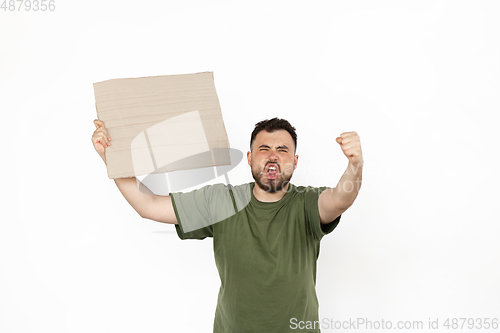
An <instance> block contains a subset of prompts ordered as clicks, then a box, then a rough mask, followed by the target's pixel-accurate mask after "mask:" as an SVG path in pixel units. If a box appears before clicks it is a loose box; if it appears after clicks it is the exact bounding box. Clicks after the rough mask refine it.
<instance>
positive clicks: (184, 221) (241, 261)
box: [92, 118, 363, 333]
mask: <svg viewBox="0 0 500 333" xmlns="http://www.w3.org/2000/svg"><path fill="white" fill-rule="evenodd" d="M94 123H95V125H96V127H97V129H96V131H95V132H94V135H93V136H92V142H93V143H94V147H95V149H96V150H97V151H98V153H99V155H100V156H101V157H102V158H103V160H104V162H106V161H105V156H104V149H105V148H106V147H108V146H109V145H111V138H110V137H109V135H108V133H107V131H106V129H105V127H104V124H103V123H102V122H101V121H99V120H95V121H94ZM336 141H337V143H338V144H339V145H340V147H341V149H342V151H343V152H344V154H345V155H346V157H347V158H348V160H349V164H348V167H347V170H346V171H345V173H344V174H343V176H342V177H341V179H340V181H339V182H338V184H337V186H336V187H334V188H327V187H321V188H315V187H302V186H295V185H293V184H292V183H290V179H291V177H292V175H293V171H294V170H295V169H296V168H297V162H298V156H297V155H296V154H295V153H296V148H297V135H296V133H295V128H294V127H292V126H291V125H290V123H289V122H288V121H286V120H284V119H277V118H273V119H270V120H264V121H261V122H259V123H257V124H256V125H255V129H254V131H253V132H252V135H251V139H250V151H249V152H248V153H247V159H248V165H249V166H250V168H251V172H252V176H253V178H254V179H255V182H254V183H250V184H244V185H240V186H235V187H233V186H226V185H223V184H218V185H213V186H205V187H203V188H202V189H199V190H196V191H192V192H189V193H174V194H171V195H169V196H159V195H154V194H153V193H150V195H148V194H145V193H143V192H141V191H139V190H138V186H137V185H140V184H139V183H137V180H136V178H135V177H132V178H121V179H115V182H116V184H117V186H118V188H119V189H120V191H121V193H122V194H123V195H124V197H125V198H126V200H127V201H128V202H129V203H130V204H131V205H132V207H134V209H135V210H136V211H137V212H138V213H139V215H140V216H141V217H143V218H148V219H151V220H155V221H159V222H165V223H171V224H175V228H176V231H177V234H178V236H179V237H180V238H181V239H203V238H205V237H213V239H214V257H215V262H216V265H217V268H218V271H219V275H220V279H221V287H220V291H219V297H218V302H217V308H216V313H215V319H214V332H217V333H218V332H231V333H232V332H236V333H240V332H289V331H290V332H295V331H301V328H304V330H305V331H307V332H320V330H319V328H320V326H319V324H320V322H319V317H318V307H319V305H318V300H317V297H316V289H315V285H316V261H317V258H318V255H319V245H320V240H321V238H322V237H323V236H324V235H326V234H328V233H330V232H332V231H333V229H334V228H335V227H336V226H337V224H338V223H339V221H340V217H341V214H342V213H343V212H345V211H346V210H347V209H348V208H349V207H350V206H351V205H352V204H353V202H354V200H355V198H356V196H357V194H358V191H359V188H360V186H361V179H362V167H363V156H362V152H361V143H360V138H359V136H358V134H357V133H356V132H346V133H342V134H341V135H340V137H337V139H336ZM300 323H309V324H308V325H305V324H303V325H300ZM311 323H316V324H314V325H313V326H314V327H313V326H312V325H311Z"/></svg>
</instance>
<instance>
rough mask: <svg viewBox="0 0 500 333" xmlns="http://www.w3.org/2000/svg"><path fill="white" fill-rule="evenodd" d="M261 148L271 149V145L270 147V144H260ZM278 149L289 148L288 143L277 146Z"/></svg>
mask: <svg viewBox="0 0 500 333" xmlns="http://www.w3.org/2000/svg"><path fill="white" fill-rule="evenodd" d="M259 148H269V149H271V147H269V146H268V145H260V146H259ZM276 149H289V148H288V146H286V145H282V146H278V147H276Z"/></svg>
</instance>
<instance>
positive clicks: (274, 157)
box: [268, 150, 278, 162]
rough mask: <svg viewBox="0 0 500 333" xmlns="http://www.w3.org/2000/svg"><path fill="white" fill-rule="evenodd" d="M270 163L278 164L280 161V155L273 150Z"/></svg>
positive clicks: (270, 154) (269, 157)
mask: <svg viewBox="0 0 500 333" xmlns="http://www.w3.org/2000/svg"><path fill="white" fill-rule="evenodd" d="M268 159H269V161H271V162H276V161H278V154H276V151H274V150H271V151H270V153H269V156H268Z"/></svg>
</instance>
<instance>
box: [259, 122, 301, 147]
mask: <svg viewBox="0 0 500 333" xmlns="http://www.w3.org/2000/svg"><path fill="white" fill-rule="evenodd" d="M277 130H285V131H287V132H288V133H290V135H291V136H292V139H293V143H294V144H295V151H297V133H295V127H293V126H292V125H291V124H290V123H289V122H288V121H287V120H285V119H280V118H276V117H275V118H273V119H266V120H262V121H259V122H258V123H257V124H255V128H254V130H253V132H252V136H251V138H250V150H252V144H253V141H254V140H255V137H256V136H257V134H259V132H260V131H266V132H269V133H272V132H274V131H277Z"/></svg>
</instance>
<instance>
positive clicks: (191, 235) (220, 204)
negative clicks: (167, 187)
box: [170, 184, 235, 239]
mask: <svg viewBox="0 0 500 333" xmlns="http://www.w3.org/2000/svg"><path fill="white" fill-rule="evenodd" d="M170 196H171V198H172V206H173V207H174V212H175V217H176V218H177V223H178V224H176V225H175V230H176V231H177V235H178V236H179V238H180V239H204V238H206V237H213V234H214V229H213V228H214V224H215V223H217V222H220V221H222V220H224V219H225V218H227V217H229V216H231V215H234V213H235V212H234V209H235V208H234V206H233V201H232V199H231V196H230V194H229V190H228V187H227V186H225V185H223V184H216V185H208V186H205V187H202V188H201V189H199V190H194V191H191V192H187V193H171V194H170Z"/></svg>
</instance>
